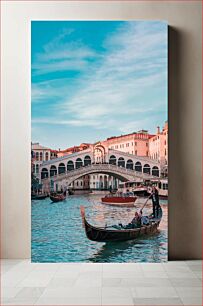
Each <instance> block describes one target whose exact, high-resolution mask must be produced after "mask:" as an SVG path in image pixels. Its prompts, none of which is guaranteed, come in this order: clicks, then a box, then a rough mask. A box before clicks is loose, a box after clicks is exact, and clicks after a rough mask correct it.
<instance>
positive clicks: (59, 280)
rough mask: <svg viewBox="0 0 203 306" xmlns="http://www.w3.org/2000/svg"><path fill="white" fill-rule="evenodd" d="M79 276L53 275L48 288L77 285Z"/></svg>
mask: <svg viewBox="0 0 203 306" xmlns="http://www.w3.org/2000/svg"><path fill="white" fill-rule="evenodd" d="M76 280H77V278H65V277H53V278H52V279H51V280H50V282H49V283H48V285H47V287H46V288H49V289H51V288H56V289H57V288H67V287H73V286H74V285H75V282H76Z"/></svg>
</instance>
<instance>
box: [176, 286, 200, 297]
mask: <svg viewBox="0 0 203 306" xmlns="http://www.w3.org/2000/svg"><path fill="white" fill-rule="evenodd" d="M175 289H176V291H177V293H178V295H179V296H180V297H188V298H191V297H202V286H201V287H176V288H175Z"/></svg>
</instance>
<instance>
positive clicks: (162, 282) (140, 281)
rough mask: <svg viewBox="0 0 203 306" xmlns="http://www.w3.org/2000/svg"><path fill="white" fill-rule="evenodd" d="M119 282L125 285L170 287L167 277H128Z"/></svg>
mask: <svg viewBox="0 0 203 306" xmlns="http://www.w3.org/2000/svg"><path fill="white" fill-rule="evenodd" d="M121 284H122V285H123V286H125V287H158V288H162V287H171V286H172V285H171V282H170V280H169V279H168V278H146V277H145V278H132V279H131V278H128V279H122V281H121Z"/></svg>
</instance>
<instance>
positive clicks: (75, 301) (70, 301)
mask: <svg viewBox="0 0 203 306" xmlns="http://www.w3.org/2000/svg"><path fill="white" fill-rule="evenodd" d="M35 305H40V306H41V305H49V306H50V305H54V306H55V305H64V306H66V305H71V306H75V305H78V306H82V305H84V306H87V305H88V306H91V305H92V306H93V305H94V306H100V305H101V298H91V297H86V298H84V297H83V298H78V297H77V298H71V297H66V298H60V297H58V298H45V297H41V298H39V299H38V300H37V302H36V303H35Z"/></svg>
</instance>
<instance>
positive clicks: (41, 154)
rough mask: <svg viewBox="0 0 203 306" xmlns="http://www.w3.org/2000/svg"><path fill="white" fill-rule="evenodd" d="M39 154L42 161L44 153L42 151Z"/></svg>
mask: <svg viewBox="0 0 203 306" xmlns="http://www.w3.org/2000/svg"><path fill="white" fill-rule="evenodd" d="M39 156H40V161H42V159H43V158H42V157H43V153H42V152H40V153H39Z"/></svg>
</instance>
